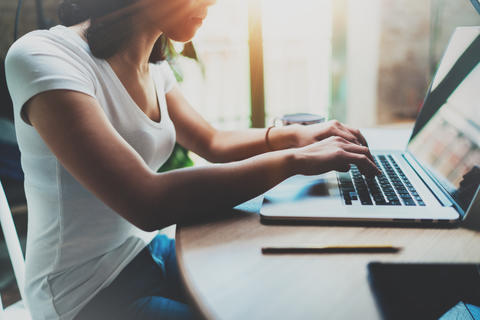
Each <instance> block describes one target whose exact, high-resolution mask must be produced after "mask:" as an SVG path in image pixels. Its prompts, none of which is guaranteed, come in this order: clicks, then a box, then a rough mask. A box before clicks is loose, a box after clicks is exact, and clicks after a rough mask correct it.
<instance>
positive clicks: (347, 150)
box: [294, 137, 381, 177]
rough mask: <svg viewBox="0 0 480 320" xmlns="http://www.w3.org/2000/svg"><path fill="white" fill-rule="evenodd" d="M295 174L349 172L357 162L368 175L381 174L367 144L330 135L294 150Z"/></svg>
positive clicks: (360, 168) (361, 170)
mask: <svg viewBox="0 0 480 320" xmlns="http://www.w3.org/2000/svg"><path fill="white" fill-rule="evenodd" d="M294 159H295V160H294V171H295V174H303V175H316V174H322V173H326V172H328V171H331V170H335V171H341V172H347V171H348V170H350V165H351V164H355V165H357V167H358V168H359V170H360V172H362V173H363V174H364V175H365V176H367V177H372V176H375V175H379V174H381V171H380V170H379V169H378V167H377V166H376V165H375V162H374V160H373V156H372V154H371V153H370V150H369V149H368V147H366V146H361V145H358V144H355V143H353V142H350V141H348V140H346V139H344V138H341V137H329V138H327V139H324V140H322V141H319V142H316V143H313V144H310V145H308V146H305V147H302V148H298V149H295V151H294Z"/></svg>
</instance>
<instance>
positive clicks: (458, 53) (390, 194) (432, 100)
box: [260, 27, 480, 224]
mask: <svg viewBox="0 0 480 320" xmlns="http://www.w3.org/2000/svg"><path fill="white" fill-rule="evenodd" d="M479 35H480V27H460V28H457V29H456V30H455V32H454V33H453V35H452V37H451V38H450V41H449V44H448V46H447V49H446V51H445V53H444V55H443V57H442V59H441V61H440V64H439V66H438V69H437V71H436V73H435V76H434V77H433V81H432V83H431V86H430V88H429V90H428V92H427V95H426V98H425V101H424V104H423V107H422V110H421V112H420V114H419V115H418V117H417V119H416V122H415V126H414V129H413V133H412V136H411V137H410V140H409V142H408V145H407V147H406V149H405V150H372V154H373V155H374V158H375V160H376V163H377V166H378V167H379V168H380V169H381V170H382V173H383V174H382V175H380V176H377V177H374V178H366V177H364V176H363V175H362V174H361V173H360V172H359V170H358V168H357V167H356V166H355V165H352V166H351V170H350V171H349V172H346V173H342V172H329V173H327V174H323V175H318V176H302V175H297V176H294V177H291V178H289V179H287V180H285V181H283V182H282V183H280V184H279V185H277V186H276V187H274V188H272V189H271V190H269V191H268V192H267V193H266V194H265V197H264V201H263V204H262V207H261V210H260V216H261V218H262V220H263V221H265V222H268V221H366V222H369V221H377V222H402V223H447V224H449V223H456V222H459V221H461V220H462V219H464V218H465V217H466V216H467V213H468V211H469V208H470V209H471V208H473V207H478V206H473V205H472V204H473V202H474V200H475V198H476V197H477V198H478V197H480V195H479V194H480V192H478V191H479V184H480V98H479V88H480V87H479V84H480V64H479V63H478V60H479V57H480V54H478V50H477V49H478V48H477V47H479V46H478V44H479V43H480V41H478V40H480V39H477V38H478V37H479ZM474 46H475V48H477V49H475V48H474V50H477V51H473V54H472V47H474ZM468 54H470V56H469V57H468ZM472 56H473V58H472ZM468 64H470V66H469V67H468V69H465V68H467V67H465V65H468ZM462 68H463V70H462ZM462 72H463V73H464V74H463V76H461V74H462ZM459 77H460V78H459ZM455 78H457V79H455ZM442 95H443V100H442ZM476 202H478V199H477V201H475V203H476Z"/></svg>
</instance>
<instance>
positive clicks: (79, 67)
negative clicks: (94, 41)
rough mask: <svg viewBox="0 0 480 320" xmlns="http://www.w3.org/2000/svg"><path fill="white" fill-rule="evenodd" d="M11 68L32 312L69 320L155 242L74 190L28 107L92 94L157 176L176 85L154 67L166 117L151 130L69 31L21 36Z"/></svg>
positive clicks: (169, 145) (101, 63)
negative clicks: (57, 93) (60, 95)
mask: <svg viewBox="0 0 480 320" xmlns="http://www.w3.org/2000/svg"><path fill="white" fill-rule="evenodd" d="M5 64H6V75H7V83H8V89H9V91H10V94H11V96H12V99H13V104H14V112H15V127H16V133H17V139H18V144H19V147H20V150H21V155H22V167H23V170H24V172H25V192H26V196H27V204H28V234H27V252H26V288H25V293H26V300H27V301H26V302H27V305H28V307H29V309H30V311H31V314H32V316H33V318H34V319H72V318H73V317H74V316H75V315H76V314H77V313H78V312H79V311H80V309H81V308H82V307H84V306H85V304H86V303H88V301H89V300H91V299H92V298H93V297H94V296H95V294H97V293H98V292H99V291H100V290H101V289H103V288H105V287H106V286H108V285H109V284H110V283H111V282H112V281H113V280H114V279H115V277H116V276H117V275H118V274H119V273H120V271H121V270H122V269H123V268H124V267H125V266H126V265H127V264H128V263H129V262H130V261H131V260H132V259H133V258H134V257H135V256H136V255H137V254H138V253H139V252H140V251H141V250H142V249H143V248H144V247H145V246H146V244H148V242H150V241H151V239H152V238H153V237H154V236H155V235H156V232H150V233H149V232H144V231H142V230H140V229H138V228H137V227H135V226H134V225H132V224H131V223H129V222H128V221H127V220H125V219H124V218H122V217H121V216H120V215H118V214H117V213H115V212H114V211H113V210H112V209H110V208H109V207H107V206H106V205H105V204H104V203H103V202H102V201H100V200H99V199H98V198H96V197H95V196H94V195H93V194H92V193H91V192H89V191H88V190H87V189H85V188H84V187H83V186H82V185H81V184H80V183H79V182H78V181H77V180H75V178H74V177H72V176H71V175H70V174H69V172H68V171H67V170H65V168H64V167H63V166H62V165H61V164H60V163H59V161H58V160H57V158H56V157H55V156H54V155H53V154H52V152H51V151H50V149H49V148H48V147H47V146H46V144H45V143H44V141H43V140H42V139H41V138H40V136H39V134H38V133H37V131H36V130H35V129H34V128H33V127H32V126H31V125H29V124H27V123H26V122H25V121H24V119H23V118H22V117H21V110H22V107H23V105H24V104H25V103H26V102H27V101H28V100H29V99H30V98H32V97H33V96H35V95H36V94H38V93H40V92H44V91H48V90H54V89H69V90H74V91H79V92H83V93H85V94H88V95H90V96H92V97H94V98H95V99H97V101H98V102H99V103H100V106H101V107H102V109H103V111H104V112H105V114H106V116H107V117H108V119H109V120H110V122H111V123H112V125H113V127H114V128H115V129H116V130H117V131H118V133H119V134H120V135H121V136H122V137H123V138H124V139H125V140H126V141H127V142H128V143H129V144H130V145H131V146H132V147H133V148H134V149H135V150H136V151H137V152H138V153H139V155H140V156H141V157H142V158H143V160H144V161H145V163H146V164H147V165H148V166H149V167H150V168H151V169H152V170H155V171H156V170H157V169H158V168H159V167H160V166H161V165H162V164H163V163H164V162H165V161H166V160H167V159H168V157H169V156H170V154H171V152H172V150H173V147H174V144H175V129H174V126H173V123H172V121H171V120H170V118H169V116H168V111H167V105H166V100H165V93H167V92H168V91H169V90H170V89H171V88H172V87H173V86H174V85H175V83H176V81H175V77H174V75H173V73H172V71H171V70H170V68H169V66H168V63H166V62H163V63H160V64H151V65H150V70H151V74H152V78H153V80H154V83H155V86H156V90H157V93H158V94H157V96H158V100H159V105H160V112H161V121H160V122H155V121H152V120H151V119H150V118H148V116H147V115H145V113H143V112H142V111H141V110H140V109H139V107H138V106H137V105H136V104H135V102H134V101H133V99H132V98H131V97H130V95H129V94H128V92H127V90H126V89H125V87H124V86H123V85H122V83H121V81H120V80H119V79H118V77H117V76H116V74H115V73H114V71H113V70H112V69H111V67H110V65H109V64H108V62H107V61H105V60H102V59H97V58H95V57H94V56H93V55H92V54H91V52H90V49H89V47H88V44H87V43H86V42H85V41H84V40H83V39H82V38H81V37H80V36H79V35H78V34H76V33H75V32H74V31H72V30H70V29H68V28H66V27H64V26H56V27H53V28H52V29H50V30H43V31H34V32H31V33H29V34H27V35H25V36H24V37H22V38H21V39H19V40H18V41H17V42H15V43H14V44H13V45H12V47H11V48H10V50H9V52H8V54H7V58H6V61H5ZM65 107H68V106H65ZM101 138H102V137H101V136H99V137H98V139H101ZM72 143H74V142H73V141H72Z"/></svg>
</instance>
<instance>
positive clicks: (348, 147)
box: [343, 143, 375, 162]
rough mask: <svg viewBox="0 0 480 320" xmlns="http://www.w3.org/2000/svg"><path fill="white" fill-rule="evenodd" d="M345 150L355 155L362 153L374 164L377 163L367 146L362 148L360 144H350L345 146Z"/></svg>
mask: <svg viewBox="0 0 480 320" xmlns="http://www.w3.org/2000/svg"><path fill="white" fill-rule="evenodd" d="M343 148H344V150H346V151H349V152H354V153H360V154H364V155H366V156H367V157H368V158H369V159H370V160H371V161H372V162H375V158H374V157H373V155H372V154H371V153H370V149H369V148H368V147H365V146H360V145H358V144H353V143H348V144H345V145H344V146H343Z"/></svg>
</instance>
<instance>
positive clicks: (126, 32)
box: [58, 0, 171, 62]
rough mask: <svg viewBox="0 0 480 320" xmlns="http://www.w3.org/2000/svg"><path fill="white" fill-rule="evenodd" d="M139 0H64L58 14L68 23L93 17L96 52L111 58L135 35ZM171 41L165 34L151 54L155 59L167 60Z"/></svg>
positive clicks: (91, 43)
mask: <svg viewBox="0 0 480 320" xmlns="http://www.w3.org/2000/svg"><path fill="white" fill-rule="evenodd" d="M139 3H140V1H138V0H63V1H62V2H61V3H60V6H59V8H58V17H59V19H60V22H61V23H62V24H63V25H65V26H67V27H68V26H72V25H75V24H78V23H80V22H83V21H85V20H88V19H90V27H89V28H88V29H87V30H86V34H85V36H86V38H87V41H88V45H89V46H90V51H92V54H93V55H94V56H95V57H97V58H100V59H108V58H110V57H111V56H113V55H114V54H115V53H117V52H118V51H119V50H121V49H122V48H123V46H124V45H126V43H127V41H128V40H129V39H130V38H131V37H133V36H134V34H133V32H132V30H133V28H132V21H131V17H132V16H133V15H134V14H135V13H136V11H137V10H138V4H139ZM170 49H171V44H170V41H169V39H168V38H167V37H165V35H163V34H162V35H161V36H160V38H159V39H158V40H157V42H156V43H155V46H154V48H153V50H152V53H151V55H150V61H151V62H157V61H160V60H165V59H166V58H167V53H168V50H170Z"/></svg>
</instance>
